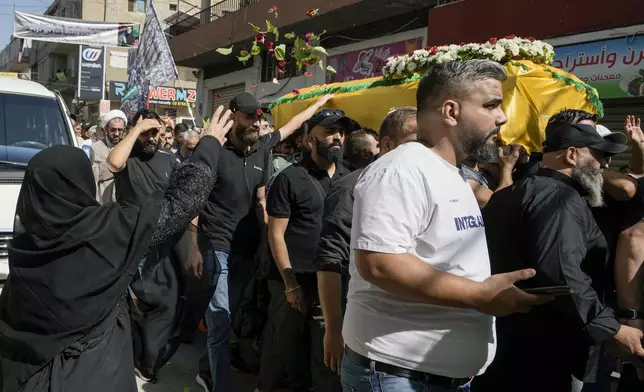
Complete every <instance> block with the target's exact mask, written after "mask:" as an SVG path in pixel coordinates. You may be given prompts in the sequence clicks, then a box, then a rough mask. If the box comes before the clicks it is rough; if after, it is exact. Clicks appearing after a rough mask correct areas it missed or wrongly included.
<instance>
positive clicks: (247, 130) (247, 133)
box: [235, 125, 259, 146]
mask: <svg viewBox="0 0 644 392" xmlns="http://www.w3.org/2000/svg"><path fill="white" fill-rule="evenodd" d="M235 136H237V139H239V141H241V142H242V143H243V144H244V145H246V146H252V145H254V144H255V143H257V141H258V140H259V128H257V127H255V126H254V125H253V126H250V127H245V126H243V125H239V126H237V128H236V129H235Z"/></svg>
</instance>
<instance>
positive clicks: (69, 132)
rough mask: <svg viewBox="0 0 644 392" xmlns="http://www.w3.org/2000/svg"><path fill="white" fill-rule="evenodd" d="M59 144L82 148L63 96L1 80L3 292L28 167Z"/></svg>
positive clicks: (0, 283)
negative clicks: (40, 153) (45, 150)
mask: <svg viewBox="0 0 644 392" xmlns="http://www.w3.org/2000/svg"><path fill="white" fill-rule="evenodd" d="M58 144H65V145H72V146H76V147H78V141H77V139H76V137H75V135H74V130H73V127H72V123H71V119H70V117H69V111H68V109H67V106H66V105H65V102H64V101H63V100H62V98H61V97H60V94H58V93H56V92H54V91H51V90H48V89H47V88H45V87H44V86H43V85H41V84H39V83H36V82H31V81H28V80H22V79H14V78H5V77H0V292H1V291H2V286H3V284H4V282H5V281H6V279H7V276H8V275H9V264H8V245H9V241H11V238H12V236H13V221H14V216H15V213H16V203H17V201H18V194H19V192H20V185H21V184H22V179H23V177H24V171H25V168H26V166H27V163H28V162H29V160H30V159H31V158H32V157H33V156H34V155H35V154H36V153H37V152H38V151H40V150H43V149H45V148H47V147H51V146H54V145H58Z"/></svg>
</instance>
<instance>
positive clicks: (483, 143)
mask: <svg viewBox="0 0 644 392" xmlns="http://www.w3.org/2000/svg"><path fill="white" fill-rule="evenodd" d="M499 130H500V129H499V128H496V129H493V130H492V131H490V132H489V133H488V134H487V135H485V136H484V137H473V138H471V139H469V140H463V141H462V146H463V152H464V153H465V155H466V156H468V157H471V158H474V159H476V160H477V161H478V162H480V163H496V162H498V161H499V149H498V147H497V146H496V144H494V143H489V142H488V140H489V139H490V138H491V137H492V136H493V135H498V134H499ZM478 134H480V131H479V130H477V129H475V127H467V128H466V132H465V133H464V136H465V135H467V136H469V135H478Z"/></svg>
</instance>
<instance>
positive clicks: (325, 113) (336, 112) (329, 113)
mask: <svg viewBox="0 0 644 392" xmlns="http://www.w3.org/2000/svg"><path fill="white" fill-rule="evenodd" d="M333 116H336V117H344V116H346V114H344V111H342V110H340V109H322V110H321V111H319V112H318V113H317V114H315V115H314V116H313V117H312V118H311V121H312V122H314V123H318V122H320V121H322V119H324V118H327V117H333Z"/></svg>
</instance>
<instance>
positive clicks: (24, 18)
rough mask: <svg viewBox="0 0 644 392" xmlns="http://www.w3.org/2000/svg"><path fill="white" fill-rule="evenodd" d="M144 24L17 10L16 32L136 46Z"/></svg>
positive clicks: (67, 40)
mask: <svg viewBox="0 0 644 392" xmlns="http://www.w3.org/2000/svg"><path fill="white" fill-rule="evenodd" d="M140 33H141V25H139V24H137V23H107V22H96V21H88V20H87V21H86V20H80V19H72V18H61V17H58V16H49V15H35V14H28V13H25V12H20V11H15V13H14V24H13V35H14V36H15V37H17V38H24V39H33V40H36V41H49V42H59V43H64V44H77V45H100V46H120V47H136V46H138V45H139V38H140V37H139V36H140Z"/></svg>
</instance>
